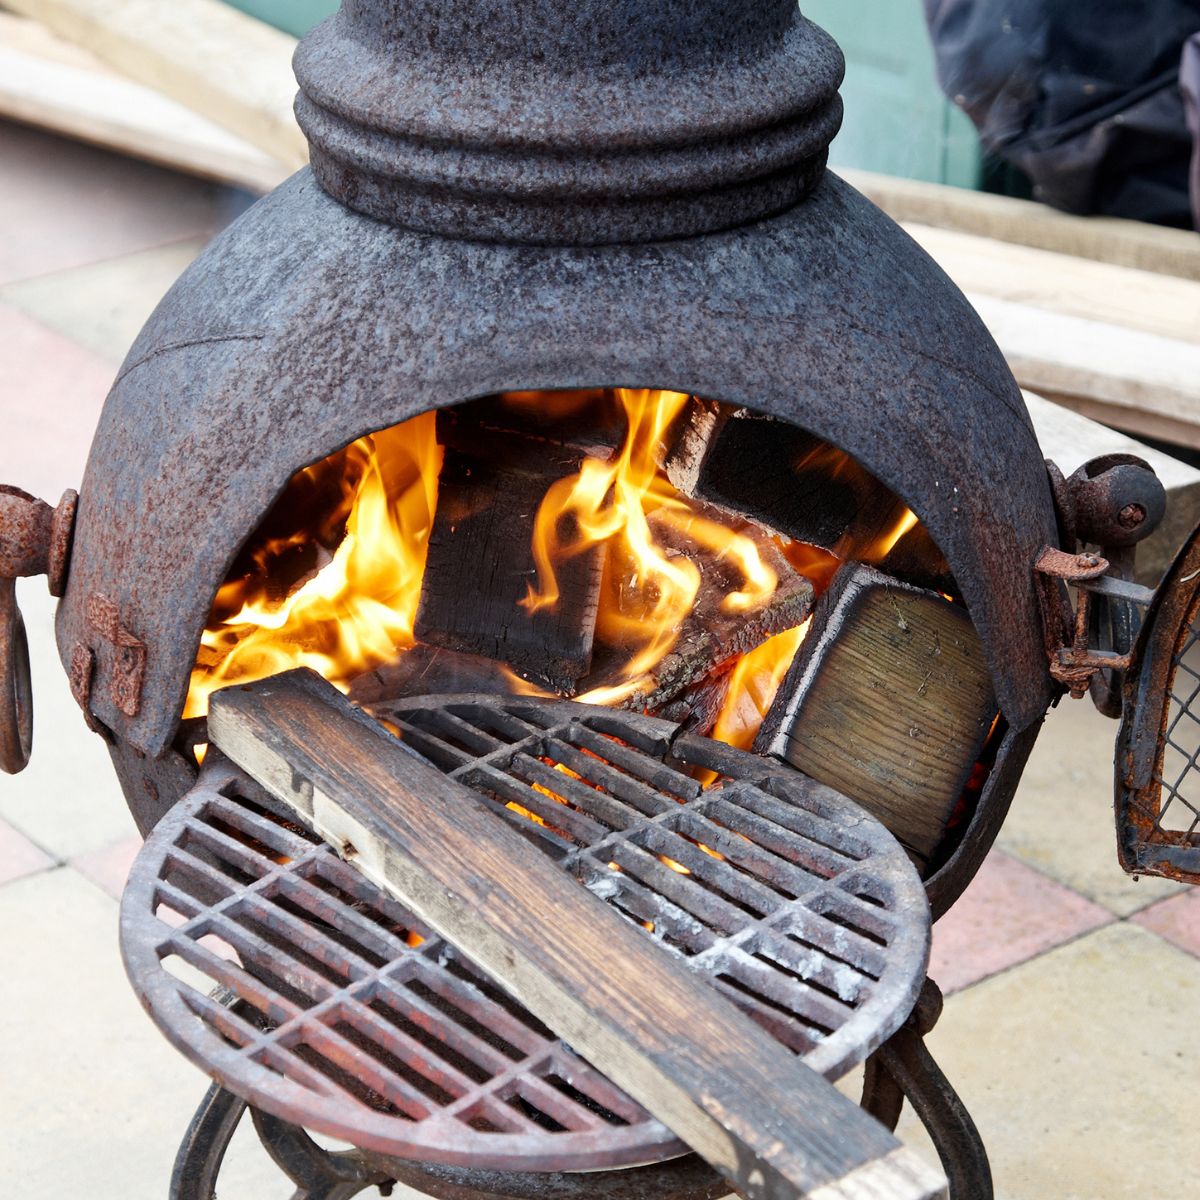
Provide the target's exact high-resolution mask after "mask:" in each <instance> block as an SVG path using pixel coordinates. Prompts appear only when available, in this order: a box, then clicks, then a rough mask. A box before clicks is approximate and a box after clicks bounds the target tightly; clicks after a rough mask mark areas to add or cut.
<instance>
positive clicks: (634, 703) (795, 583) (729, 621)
mask: <svg viewBox="0 0 1200 1200" xmlns="http://www.w3.org/2000/svg"><path fill="white" fill-rule="evenodd" d="M695 515H696V517H698V518H699V519H700V520H706V521H710V522H714V523H716V524H719V525H721V526H723V527H724V528H725V529H728V530H730V531H731V532H733V533H737V534H741V535H742V536H744V537H747V538H749V539H750V540H751V541H752V542H753V543H754V545H755V547H756V549H757V550H758V553H759V557H760V558H761V559H762V561H763V563H764V564H765V565H766V566H767V567H769V568H770V569H771V570H772V571H773V572H774V573H775V576H776V578H777V580H778V584H777V586H776V588H775V590H774V592H773V594H772V595H771V596H770V598H769V599H768V600H767V601H766V602H765V603H764V604H762V605H761V606H760V607H758V608H756V609H752V610H750V611H745V610H739V609H737V608H734V607H731V606H730V605H729V604H728V603H727V598H728V597H729V596H730V595H731V594H733V593H736V592H740V591H741V590H742V589H743V588H744V587H745V584H746V581H745V578H744V576H743V575H742V573H741V571H740V569H739V568H738V566H737V565H736V563H735V562H734V561H733V560H732V559H731V558H729V557H728V556H725V555H723V554H722V553H721V552H720V551H718V550H715V549H713V548H712V547H710V546H709V545H707V544H705V543H704V542H702V541H700V540H698V539H697V538H696V537H695V536H693V535H692V534H691V533H689V531H688V526H687V522H686V520H685V521H684V522H683V523H679V521H678V518H677V517H673V518H671V519H668V518H667V517H666V516H665V515H664V514H663V513H661V512H655V513H651V514H650V517H649V524H650V528H651V532H652V535H653V537H654V540H655V541H656V543H657V544H658V545H659V546H660V547H663V548H665V550H666V553H667V555H668V557H672V558H686V559H688V560H690V561H691V562H692V563H693V564H694V565H695V566H696V568H697V569H698V571H699V573H700V590H699V591H698V592H697V594H696V599H695V602H694V604H693V606H692V609H691V612H690V613H689V614H688V616H687V617H686V618H685V620H684V621H683V623H682V625H681V626H680V629H679V634H678V637H677V638H676V641H675V644H674V645H673V647H672V648H671V650H670V651H669V652H668V653H667V654H666V655H664V656H663V658H662V659H661V660H660V661H659V662H658V663H657V665H656V666H654V667H653V668H652V670H651V671H650V672H649V674H648V682H647V687H646V688H645V689H644V690H642V691H640V692H639V693H638V694H637V695H635V696H632V697H630V698H629V699H628V700H627V701H626V702H625V707H628V708H636V709H638V710H639V711H645V712H651V713H658V712H661V711H663V710H664V709H665V706H667V705H668V704H670V703H671V702H672V701H674V700H676V699H677V698H678V697H680V696H681V694H682V693H684V692H685V691H687V690H688V689H689V688H692V687H693V686H694V685H698V684H700V683H701V681H702V680H705V679H706V677H709V676H713V679H712V680H711V683H712V684H714V685H715V684H716V683H717V677H716V675H714V673H717V674H719V673H720V672H721V670H722V669H727V668H728V666H730V665H731V664H732V661H733V660H734V659H736V658H738V657H739V656H740V655H742V654H744V653H746V652H747V651H748V650H752V649H754V647H756V646H758V645H760V644H761V643H762V642H764V641H766V640H767V638H770V637H773V636H774V635H775V634H777V633H782V632H783V631H784V630H785V629H794V628H795V627H796V626H797V625H800V624H803V622H804V621H806V620H807V619H808V617H809V615H810V613H811V612H812V607H813V603H814V597H815V592H814V589H813V585H812V584H811V583H810V582H809V580H807V579H806V578H804V576H802V575H800V574H799V573H798V572H797V571H796V570H795V569H794V568H793V567H792V566H791V565H790V564H789V563H788V561H787V560H786V559H785V558H784V557H783V555H782V554H781V553H780V552H779V550H778V549H777V548H776V547H775V545H774V544H773V543H772V542H771V540H770V538H768V537H767V536H766V535H765V534H763V532H762V531H761V530H760V529H759V528H757V527H756V526H755V525H754V524H752V523H751V522H749V521H745V520H741V519H739V518H738V517H736V516H734V515H732V514H730V513H725V512H720V511H718V510H715V509H712V508H705V507H702V506H696V510H695ZM610 574H611V573H610ZM618 608H625V609H626V614H627V615H630V616H635V615H636V609H632V608H629V607H628V602H627V601H626V598H625V597H624V596H622V595H620V589H619V588H618ZM620 655H621V648H620V647H614V646H604V647H599V646H598V647H597V660H598V662H597V666H598V669H597V670H596V671H594V672H593V674H592V675H591V676H590V677H589V678H588V680H587V681H586V684H584V685H581V690H585V689H586V688H592V687H608V686H612V685H613V684H616V683H618V682H619V681H620V679H621V671H620V666H621V663H620ZM713 691H714V689H713V687H706V688H704V689H703V692H704V698H705V703H706V704H708V705H711V703H712V702H713V695H712V693H713ZM716 705H717V709H718V711H719V708H720V701H719V699H717V700H716ZM677 709H678V705H676V706H675V707H673V708H672V709H671V712H676V711H677ZM715 719H716V718H715V714H714V715H713V720H714V721H715Z"/></svg>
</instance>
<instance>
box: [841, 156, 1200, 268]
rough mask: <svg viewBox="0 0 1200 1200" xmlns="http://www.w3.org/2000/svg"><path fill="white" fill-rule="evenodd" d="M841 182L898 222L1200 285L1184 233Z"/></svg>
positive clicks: (939, 189)
mask: <svg viewBox="0 0 1200 1200" xmlns="http://www.w3.org/2000/svg"><path fill="white" fill-rule="evenodd" d="M837 174H839V175H841V176H842V178H843V179H845V180H846V182H847V183H849V184H850V185H851V186H852V187H855V188H857V189H858V190H859V191H860V192H862V193H863V194H864V195H865V196H866V197H867V198H868V199H869V200H871V201H873V202H874V203H875V204H878V205H879V207H880V208H882V209H883V211H884V212H885V213H887V214H888V216H890V217H891V218H892V219H893V220H896V221H901V222H904V221H914V222H919V223H920V224H923V225H933V226H936V227H937V228H939V229H957V230H960V231H961V232H963V233H975V234H979V235H980V236H982V237H987V238H994V239H995V240H996V241H1000V242H1012V243H1014V244H1016V245H1019V246H1034V247H1037V248H1038V249H1041V250H1054V251H1057V252H1058V253H1060V254H1070V255H1075V256H1077V257H1079V258H1090V259H1095V260H1096V261H1097V262H1106V263H1113V264H1115V265H1117V266H1123V267H1136V268H1138V269H1139V270H1143V271H1155V272H1159V273H1161V274H1163V275H1177V276H1179V278H1181V279H1192V280H1200V237H1197V236H1196V234H1194V233H1189V232H1187V231H1186V230H1182V229H1167V228H1164V227H1163V226H1161V225H1147V224H1144V223H1142V222H1140V221H1123V220H1119V219H1117V218H1115V217H1076V216H1072V215H1070V214H1069V213H1061V212H1058V211H1056V210H1055V209H1053V208H1049V207H1047V206H1046V205H1044V204H1037V203H1035V202H1034V201H1032V200H1016V199H1013V198H1012V197H1011V196H993V195H989V194H987V193H984V192H972V191H968V190H967V189H965V188H955V187H946V186H945V185H944V184H940V183H921V182H918V181H917V180H914V179H897V178H894V177H893V176H891V175H877V174H875V173H874V172H872V171H856V170H849V169H839V170H838V172H837Z"/></svg>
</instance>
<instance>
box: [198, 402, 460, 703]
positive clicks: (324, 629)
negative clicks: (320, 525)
mask: <svg viewBox="0 0 1200 1200" xmlns="http://www.w3.org/2000/svg"><path fill="white" fill-rule="evenodd" d="M328 461H329V462H332V463H333V464H334V465H335V466H337V467H338V468H339V469H340V470H341V472H342V477H343V478H344V479H345V480H346V481H347V483H348V486H349V487H350V489H351V498H350V505H349V515H348V517H347V520H346V531H345V537H344V538H343V539H342V541H341V543H340V544H339V545H338V547H337V550H336V551H335V552H334V555H333V559H332V561H331V562H329V563H327V564H326V565H325V566H324V568H323V569H321V570H320V571H319V572H318V573H317V574H316V575H314V576H313V577H312V578H311V579H309V580H308V581H307V582H306V583H305V584H304V585H303V586H302V587H300V588H298V589H297V590H296V591H295V592H293V593H292V594H291V595H290V596H287V597H285V598H283V599H282V600H279V599H277V598H273V597H272V596H271V594H270V592H269V590H268V585H269V579H268V578H267V577H265V576H263V575H261V574H258V573H251V574H250V575H248V576H246V577H245V578H238V579H231V580H228V581H227V582H226V583H225V584H224V585H223V586H222V588H221V589H220V591H219V592H218V593H217V602H216V605H215V608H216V609H217V610H218V611H221V612H229V613H231V615H230V616H228V617H226V618H225V619H223V620H221V621H218V622H217V623H215V624H213V625H211V626H210V627H209V628H208V629H206V630H205V631H204V634H203V636H202V638H201V651H200V661H199V662H198V664H197V666H196V668H195V670H194V671H193V672H192V679H191V687H190V689H189V692H188V699H187V706H186V707H185V709H184V714H183V715H184V717H185V718H186V717H194V716H202V715H203V714H204V713H205V712H207V710H208V697H209V695H210V694H211V693H212V692H214V691H215V690H216V689H217V688H221V687H225V686H227V685H229V684H232V683H239V682H241V683H249V682H253V681H254V680H256V679H265V678H267V677H268V676H270V675H274V674H276V673H278V672H280V671H286V670H289V669H291V668H293V667H301V666H306V667H311V668H312V669H313V670H315V671H317V672H318V673H319V674H321V675H323V676H324V677H325V678H326V679H328V680H329V681H330V682H331V683H333V684H335V685H337V686H340V687H341V688H342V689H343V690H345V689H346V687H347V685H348V684H349V682H350V681H351V680H352V679H354V678H355V677H356V676H358V675H361V674H363V673H364V672H366V671H370V670H373V669H374V668H375V667H377V666H379V665H380V664H381V663H384V662H387V661H389V660H391V659H392V658H394V657H395V655H396V652H397V650H398V649H402V648H405V647H408V646H411V645H412V644H413V620H414V618H415V616H416V611H417V603H418V601H419V600H420V596H421V576H422V575H423V573H424V570H425V553H426V549H427V547H428V543H429V532H430V529H431V528H432V526H433V513H434V509H435V507H436V505H437V478H438V472H439V470H440V467H441V449H440V448H439V446H438V445H437V440H436V437H435V418H434V414H433V413H423V414H422V415H421V416H418V417H414V418H413V419H412V420H410V421H405V422H404V423H403V424H402V425H396V426H393V427H392V428H390V429H385V430H383V431H381V432H379V433H375V434H372V435H370V436H369V437H364V438H360V439H359V440H358V441H356V442H354V443H352V444H351V445H350V446H347V447H346V449H345V450H342V451H341V452H340V453H339V454H337V455H334V456H333V459H332V460H328ZM321 465H325V464H321Z"/></svg>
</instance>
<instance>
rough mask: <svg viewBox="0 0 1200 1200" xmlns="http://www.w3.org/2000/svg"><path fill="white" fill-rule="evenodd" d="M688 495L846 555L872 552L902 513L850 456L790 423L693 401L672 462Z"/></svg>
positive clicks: (672, 474)
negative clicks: (880, 536) (870, 548)
mask: <svg viewBox="0 0 1200 1200" xmlns="http://www.w3.org/2000/svg"><path fill="white" fill-rule="evenodd" d="M666 468H667V476H668V478H669V479H670V480H671V482H672V483H673V484H674V485H675V487H677V488H678V489H679V490H680V491H681V492H683V493H684V495H686V496H692V497H694V498H696V499H700V500H704V501H706V502H707V503H710V504H715V505H718V506H719V507H722V508H726V509H730V510H732V511H733V512H736V513H740V514H741V515H742V516H745V517H749V518H750V519H751V520H752V521H756V522H757V523H758V524H760V525H762V526H764V527H766V528H767V529H770V530H773V531H774V532H776V533H780V534H783V535H784V536H785V537H789V538H792V539H794V540H796V541H800V542H807V543H809V544H810V545H814V546H821V547H824V548H825V549H833V548H834V547H837V548H838V550H839V552H840V553H841V555H842V557H844V558H850V557H855V556H856V555H857V554H859V553H861V552H862V551H864V550H865V549H866V548H868V547H869V546H870V545H871V544H872V542H874V541H875V539H876V538H878V536H879V535H880V534H881V533H882V532H883V531H884V530H886V529H887V528H888V527H889V525H891V524H894V523H895V521H896V520H897V519H898V518H899V516H900V515H901V514H902V512H903V505H902V504H901V503H900V501H899V500H897V498H896V496H895V495H894V494H893V493H892V492H891V491H889V490H888V489H887V488H885V487H884V486H883V485H882V484H880V483H879V482H878V481H877V480H875V479H874V478H873V477H872V476H871V475H870V474H868V473H867V472H866V471H864V470H863V469H862V468H861V467H860V466H859V465H858V464H857V463H856V462H855V461H854V460H853V459H852V458H850V457H849V456H848V455H847V454H845V453H843V452H842V451H840V450H837V449H836V448H834V447H833V446H830V445H829V443H828V442H824V441H822V440H821V439H820V438H816V437H813V435H812V434H810V433H807V432H805V430H803V429H801V428H800V427H799V426H797V425H793V424H792V423H791V422H789V421H779V420H776V419H775V418H773V417H767V416H761V415H759V414H757V413H753V412H750V411H749V410H748V409H744V408H731V407H730V406H728V405H724V404H717V403H715V402H712V401H702V400H693V401H692V402H691V404H690V405H689V407H688V411H687V413H686V415H685V417H684V421H683V425H682V428H681V430H680V432H679V436H678V440H677V441H676V443H675V446H674V448H673V449H672V451H671V454H670V456H669V457H668V459H667V463H666Z"/></svg>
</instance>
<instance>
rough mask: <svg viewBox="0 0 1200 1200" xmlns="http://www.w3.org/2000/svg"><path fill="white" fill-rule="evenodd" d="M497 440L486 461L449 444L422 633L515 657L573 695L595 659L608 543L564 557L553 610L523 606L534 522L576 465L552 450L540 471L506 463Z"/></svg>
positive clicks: (518, 665) (532, 580) (447, 643)
mask: <svg viewBox="0 0 1200 1200" xmlns="http://www.w3.org/2000/svg"><path fill="white" fill-rule="evenodd" d="M514 440H516V439H514ZM496 441H497V447H496V451H497V452H496V454H495V455H494V456H491V457H488V458H484V457H475V456H472V455H468V454H464V453H461V452H459V451H457V450H455V449H453V448H451V447H447V449H446V455H445V461H444V463H443V466H442V473H441V476H440V477H439V482H438V504H437V512H436V514H435V516H434V524H433V530H432V533H431V534H430V538H429V553H428V557H427V559H426V565H425V575H424V579H423V583H422V589H421V601H420V605H419V607H418V610H417V617H416V624H415V629H414V632H415V636H416V638H417V640H418V641H420V642H426V643H428V644H429V645H433V646H442V647H445V648H447V649H450V650H456V651H461V652H464V653H467V654H478V655H481V656H482V657H484V658H490V659H495V660H496V661H497V662H502V663H508V664H509V665H510V666H511V667H513V668H514V670H516V671H517V672H518V673H519V674H521V675H523V676H524V677H525V678H527V679H531V680H533V681H535V682H537V683H539V684H542V685H544V686H546V687H548V688H550V689H552V690H554V691H556V692H559V693H560V694H563V695H570V694H573V692H574V689H575V681H576V680H578V679H579V678H580V676H582V675H585V674H586V673H587V671H588V669H589V667H590V665H591V660H592V640H593V636H594V634H595V628H596V610H597V603H598V600H599V594H600V580H601V575H602V572H603V556H602V548H601V547H594V548H591V549H589V550H586V551H584V552H582V553H579V554H576V555H573V556H571V557H569V558H567V559H566V560H565V561H563V562H562V563H560V564H558V566H557V579H558V585H559V589H560V593H561V594H560V596H559V598H558V601H557V603H556V604H555V605H554V606H553V607H552V608H548V609H541V610H539V611H536V612H530V611H528V610H527V609H526V608H525V607H522V603H521V602H522V601H524V600H525V599H526V596H527V594H528V592H529V589H530V586H531V585H532V586H534V587H536V586H537V583H538V576H537V568H536V565H535V562H534V558H533V550H532V540H533V530H534V520H535V518H536V516H537V512H538V509H539V507H540V506H541V503H542V500H543V499H544V497H545V495H546V492H547V490H548V489H549V488H550V487H551V485H552V484H553V483H554V482H555V481H556V480H557V479H558V478H560V477H561V476H563V475H565V474H568V473H569V470H570V468H569V467H567V468H566V469H564V464H562V463H561V462H558V461H553V462H550V463H547V462H546V461H545V456H543V461H542V463H541V468H542V469H541V470H530V469H524V468H514V467H511V466H508V465H504V464H503V460H504V458H505V454H504V453H503V452H502V451H501V448H500V447H499V444H498V443H499V441H500V439H496ZM568 532H569V531H568Z"/></svg>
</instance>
